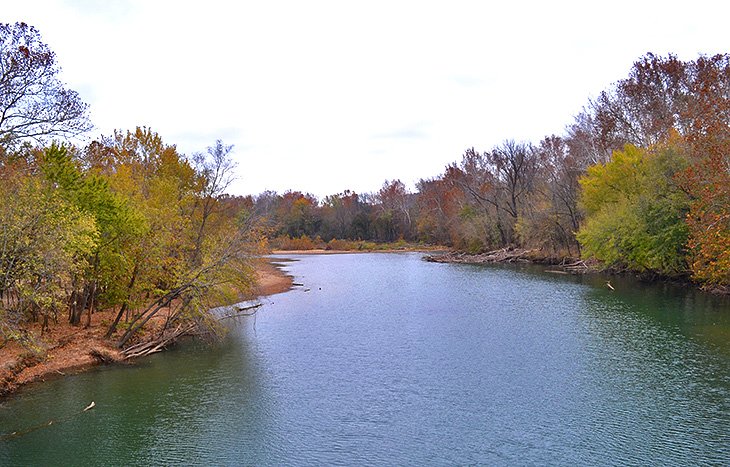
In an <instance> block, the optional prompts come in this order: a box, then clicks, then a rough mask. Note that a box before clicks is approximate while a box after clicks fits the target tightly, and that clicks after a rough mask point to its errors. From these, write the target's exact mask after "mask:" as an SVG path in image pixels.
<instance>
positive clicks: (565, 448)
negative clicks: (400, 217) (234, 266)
mask: <svg viewBox="0 0 730 467" xmlns="http://www.w3.org/2000/svg"><path fill="white" fill-rule="evenodd" d="M292 258H293V259H295V260H296V261H293V262H285V263H284V264H285V268H286V269H287V270H288V271H289V272H290V273H291V274H292V275H293V276H295V280H296V281H297V282H301V283H303V284H304V287H298V288H296V289H295V290H293V291H291V292H288V293H285V294H281V295H275V296H273V297H269V298H267V299H265V300H264V302H265V303H266V304H265V306H264V307H262V308H261V309H260V311H259V312H258V313H257V315H256V316H255V317H251V318H242V319H240V320H239V321H238V322H237V323H233V324H232V329H231V332H230V334H229V336H228V338H227V339H226V340H225V342H223V343H222V344H220V345H216V346H214V347H212V348H211V347H206V346H203V345H201V344H188V345H183V346H180V347H179V348H178V349H176V350H174V351H171V352H166V353H163V354H160V355H156V356H154V357H152V358H149V359H147V360H145V361H144V362H142V363H140V364H139V365H135V366H130V367H108V368H102V369H99V370H98V371H92V372H89V373H85V374H81V375H78V376H74V377H68V378H62V379H58V380H55V381H51V382H47V383H44V384H40V385H36V386H33V387H31V388H27V389H26V390H24V391H22V392H21V393H20V394H19V395H17V396H14V397H12V398H10V399H7V400H5V401H4V402H2V404H0V435H6V434H7V433H10V432H13V431H26V432H25V433H24V434H21V435H18V436H10V437H8V436H4V437H3V438H0V465H289V464H297V465H362V464H366V465H367V464H380V465H423V464H427V465H444V464H451V465H453V464H487V465H504V464H509V465H514V464H518V465H524V464H538V465H545V464H551V465H555V464H562V465H593V464H610V465H650V464H651V465H670V464H673V465H687V464H714V465H729V464H730V306H729V303H728V299H723V298H717V297H712V296H709V295H706V294H702V293H699V292H696V291H692V290H683V289H679V288H674V287H671V286H667V285H646V284H640V283H638V282H636V281H633V280H630V279H616V278H614V279H612V284H613V285H614V287H615V288H616V291H615V292H612V291H611V290H610V289H608V288H607V287H605V285H604V284H605V279H603V278H600V277H597V276H593V277H573V276H565V275H557V274H548V273H545V272H543V269H544V268H539V267H521V268H516V267H503V266H482V267H479V266H468V265H447V264H433V263H426V262H424V261H422V260H421V255H420V254H415V253H408V254H349V255H323V256H293V257H292ZM92 400H93V401H95V402H96V408H95V409H94V410H92V411H89V412H85V413H79V410H80V409H81V408H83V407H85V406H86V405H87V404H88V403H89V402H90V401H92ZM50 420H55V421H56V423H53V424H52V425H50V426H48V425H47V424H48V421H50ZM31 428H34V429H32V430H31V431H28V430H29V429H31Z"/></svg>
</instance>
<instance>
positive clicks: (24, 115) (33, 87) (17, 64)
mask: <svg viewBox="0 0 730 467" xmlns="http://www.w3.org/2000/svg"><path fill="white" fill-rule="evenodd" d="M59 72H60V69H59V67H58V65H57V64H56V56H55V54H54V53H53V52H52V51H51V49H50V48H49V47H48V46H47V45H46V44H45V43H44V42H43V41H42V40H41V36H40V33H39V32H38V30H36V29H35V28H34V27H33V26H29V25H27V24H25V23H15V24H0V147H12V146H14V145H15V144H17V143H18V142H20V141H23V140H34V141H38V142H40V141H44V140H45V139H48V138H51V137H68V136H75V135H78V134H81V133H84V132H86V131H88V130H90V129H91V124H90V122H89V120H88V116H87V108H88V106H87V105H86V104H85V103H83V102H82V101H81V99H80V98H79V96H78V94H77V93H76V92H75V91H72V90H69V89H66V88H65V87H64V85H63V83H61V81H60V80H59V79H58V74H59Z"/></svg>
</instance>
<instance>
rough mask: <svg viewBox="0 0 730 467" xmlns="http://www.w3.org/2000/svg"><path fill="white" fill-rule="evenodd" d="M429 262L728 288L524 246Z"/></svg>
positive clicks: (724, 291)
mask: <svg viewBox="0 0 730 467" xmlns="http://www.w3.org/2000/svg"><path fill="white" fill-rule="evenodd" d="M423 259H424V260H425V261H428V262H432V263H456V264H500V263H529V264H540V265H543V266H549V267H550V269H546V272H552V273H559V274H608V275H613V276H631V277H634V278H636V279H637V280H639V281H642V282H648V283H652V282H664V283H671V284H675V285H680V286H682V287H688V288H694V289H700V290H702V291H703V292H707V293H711V294H713V295H725V296H728V295H730V288H727V287H720V286H713V287H709V286H704V287H703V286H702V285H700V284H698V283H697V282H693V281H692V280H691V279H690V278H689V276H680V277H667V276H662V275H659V274H655V273H651V272H646V273H640V272H637V271H632V270H630V269H616V268H605V267H601V264H600V263H599V262H597V261H595V260H581V259H578V258H572V257H569V256H550V255H547V254H545V253H544V252H542V251H540V250H535V249H532V250H531V249H524V248H502V249H499V250H494V251H489V252H486V253H480V254H470V253H463V252H458V251H449V252H447V253H443V254H435V255H427V256H424V258H423Z"/></svg>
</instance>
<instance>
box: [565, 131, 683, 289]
mask: <svg viewBox="0 0 730 467" xmlns="http://www.w3.org/2000/svg"><path fill="white" fill-rule="evenodd" d="M686 164H687V160H686V157H685V156H684V155H683V154H682V152H681V151H680V150H678V148H677V147H674V146H662V147H658V148H656V149H654V150H653V151H651V152H649V151H646V150H642V149H639V148H637V147H635V146H631V145H627V146H626V147H625V148H624V150H623V151H615V152H614V154H613V157H612V158H611V160H610V161H609V162H607V163H606V164H599V165H595V166H592V167H590V168H589V169H588V172H587V174H586V175H585V176H584V177H583V178H581V179H580V184H581V186H582V188H583V192H582V195H581V203H582V205H583V207H584V209H585V211H586V216H587V218H586V223H585V224H584V225H583V227H582V228H581V230H580V231H579V233H578V240H579V241H580V242H581V245H582V246H583V253H584V255H585V256H588V257H595V258H597V259H599V260H601V261H603V262H605V263H606V264H607V265H611V266H618V265H623V266H627V267H629V268H631V269H635V270H638V271H651V272H656V273H660V274H664V275H678V274H684V273H686V271H687V264H686V251H685V245H686V243H687V234H688V231H687V225H686V223H685V222H684V219H685V216H686V214H687V212H688V209H689V198H688V196H687V195H686V193H684V192H683V191H682V190H681V189H680V188H679V187H678V186H677V183H676V182H675V177H676V175H677V174H678V173H680V172H681V171H682V170H683V169H684V168H685V166H686Z"/></svg>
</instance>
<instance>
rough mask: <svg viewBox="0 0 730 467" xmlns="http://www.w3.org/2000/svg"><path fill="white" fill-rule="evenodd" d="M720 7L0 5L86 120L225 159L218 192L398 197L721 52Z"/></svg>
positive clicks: (701, 1) (728, 43)
mask: <svg viewBox="0 0 730 467" xmlns="http://www.w3.org/2000/svg"><path fill="white" fill-rule="evenodd" d="M723 4H724V2H718V1H706V0H694V1H692V2H688V1H681V2H680V1H637V0H631V1H623V0H621V1H615V0H614V1H610V2H591V1H585V0H584V1H502V2H488V1H481V2H479V1H474V2H460V1H454V0H449V1H443V2H430V1H395V0H390V1H382V2H381V1H372V0H368V1H364V0H363V1H359V2H353V1H344V0H341V1H331V2H323V1H315V0H306V1H301V0H291V1H272V0H261V1H257V2H250V1H236V2H234V1H215V0H205V1H197V2H186V1H181V0H177V1H161V0H155V1H151V0H149V1H127V0H120V1H114V0H99V1H92V0H66V1H39V0H34V1H13V2H3V5H2V14H1V17H0V21H2V22H15V21H25V22H26V23H29V24H31V25H34V26H36V27H37V28H38V29H39V30H40V32H41V34H42V36H43V38H44V40H45V42H46V43H48V44H49V46H50V47H51V49H52V50H54V51H55V52H56V54H57V58H58V62H59V64H60V65H61V67H62V68H63V74H62V80H63V81H65V82H66V83H67V84H68V86H69V87H70V88H71V89H74V90H76V91H77V92H79V94H80V95H81V97H82V99H83V100H84V101H85V102H87V103H88V104H90V106H91V118H92V122H93V123H94V125H95V129H94V131H93V132H92V134H90V135H89V136H90V137H96V136H98V135H102V134H103V135H109V134H111V133H112V132H113V130H114V129H115V128H116V129H122V130H127V129H134V128H135V127H136V126H142V125H146V126H149V127H151V128H152V129H153V130H155V131H157V132H158V133H159V134H160V135H161V136H162V138H163V140H164V141H165V142H166V143H168V144H176V145H177V147H178V149H179V150H180V151H181V152H183V153H185V154H192V153H194V152H198V151H204V150H205V148H206V147H207V146H210V145H212V144H213V143H214V142H215V140H216V139H222V140H223V141H224V143H226V144H233V145H235V148H234V153H233V154H234V158H235V159H236V160H237V161H238V164H239V167H238V176H237V177H238V179H237V183H236V185H235V186H234V187H233V188H232V192H233V193H235V194H255V193H259V192H261V191H263V190H265V189H271V190H276V191H279V192H283V191H285V190H287V189H297V190H301V191H307V192H311V193H313V194H315V195H318V196H320V197H321V196H325V195H328V194H333V193H337V192H341V191H343V190H345V189H350V190H354V191H357V192H361V193H362V192H370V191H376V190H377V189H379V188H380V186H381V185H382V184H383V182H384V181H385V180H386V179H395V178H399V179H401V180H402V181H403V182H405V183H406V184H407V185H408V186H409V187H411V188H412V187H413V185H414V183H415V182H416V181H418V179H420V178H427V177H433V176H436V175H438V174H440V173H441V172H442V171H443V169H444V166H445V165H446V164H448V163H450V162H453V161H455V160H458V159H460V157H461V154H462V153H463V151H464V150H465V149H466V148H468V147H471V146H474V147H476V148H477V149H478V150H486V149H489V148H491V147H492V146H494V145H497V144H499V143H501V142H502V141H503V140H505V139H515V140H525V141H532V142H538V141H539V140H540V139H541V138H542V137H543V136H545V135H549V134H553V133H555V134H562V133H563V131H564V128H565V126H566V125H567V124H569V123H570V122H571V121H572V119H573V116H574V115H576V114H577V113H578V112H579V111H580V110H581V108H582V107H583V106H584V105H585V104H586V103H587V101H588V99H589V98H591V97H595V96H596V95H597V94H598V93H599V92H600V91H601V90H603V89H605V88H606V87H607V86H609V85H610V84H611V83H612V82H614V81H616V80H618V79H621V78H623V77H625V76H626V75H627V73H628V71H629V69H630V67H631V65H632V63H633V62H634V61H635V60H636V59H638V58H639V57H640V56H642V55H644V54H645V53H646V52H649V51H651V52H654V53H658V54H662V55H665V54H667V53H669V52H672V53H675V54H677V55H678V56H679V57H680V58H682V59H694V58H696V57H697V55H698V54H700V53H705V54H714V53H725V52H730V32H729V31H728V13H730V7H727V6H722V5H723Z"/></svg>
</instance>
